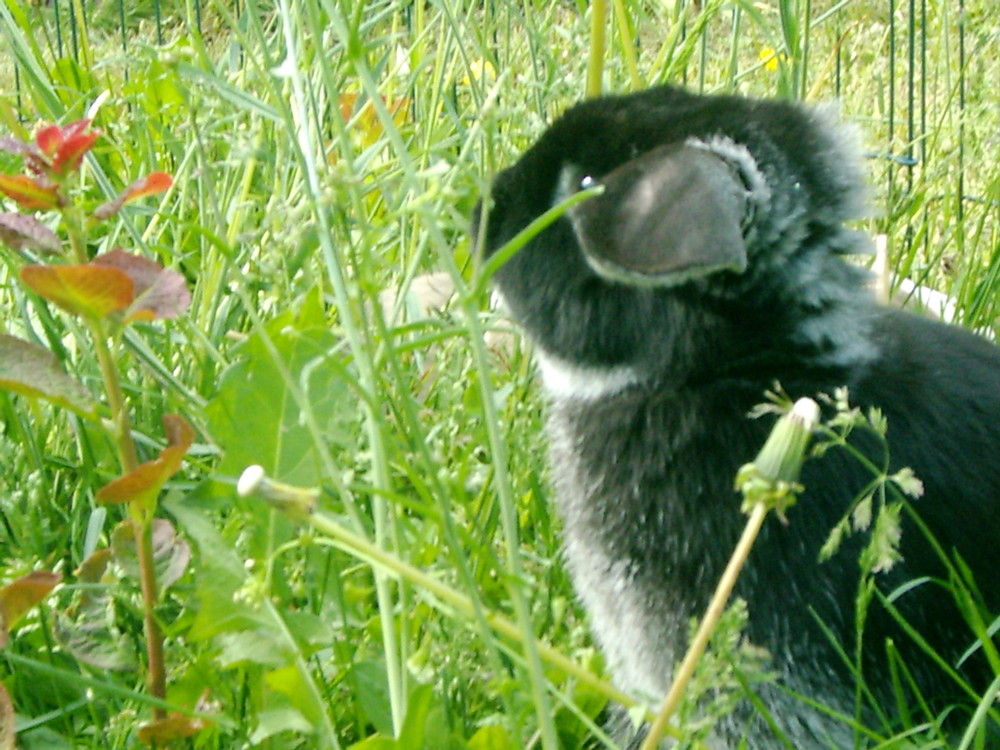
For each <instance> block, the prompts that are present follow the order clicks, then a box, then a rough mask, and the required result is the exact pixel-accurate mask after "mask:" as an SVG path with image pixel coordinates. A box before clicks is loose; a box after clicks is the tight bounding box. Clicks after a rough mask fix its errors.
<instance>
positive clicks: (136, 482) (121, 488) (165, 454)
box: [96, 414, 194, 509]
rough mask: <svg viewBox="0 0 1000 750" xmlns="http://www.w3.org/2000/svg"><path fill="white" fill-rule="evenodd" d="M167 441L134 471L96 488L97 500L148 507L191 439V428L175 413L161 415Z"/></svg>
mask: <svg viewBox="0 0 1000 750" xmlns="http://www.w3.org/2000/svg"><path fill="white" fill-rule="evenodd" d="M163 423H164V428H165V430H166V433H167V440H168V441H169V444H168V445H167V447H166V448H164V449H163V450H162V451H160V455H159V457H157V458H155V459H153V460H152V461H146V462H145V463H143V464H140V465H139V466H138V467H137V468H136V469H135V470H134V471H131V472H129V473H128V474H126V475H124V476H121V477H118V478H117V479H114V480H112V481H111V482H109V483H108V484H106V485H104V486H103V487H101V489H99V490H98V491H97V495H96V499H97V501H98V502H99V503H136V504H138V505H139V506H141V507H143V508H145V509H151V508H152V507H153V506H154V505H155V503H156V496H157V495H158V494H159V493H160V489H161V488H162V487H163V484H164V483H165V482H166V481H167V480H168V479H170V477H172V476H173V475H174V474H176V473H177V472H178V470H179V469H180V468H181V463H182V462H183V460H184V456H185V455H186V454H187V451H188V448H190V447H191V443H192V442H193V441H194V429H193V428H192V427H191V425H190V424H188V422H187V420H185V419H184V418H183V417H181V416H179V415H176V414H167V415H165V416H164V417H163Z"/></svg>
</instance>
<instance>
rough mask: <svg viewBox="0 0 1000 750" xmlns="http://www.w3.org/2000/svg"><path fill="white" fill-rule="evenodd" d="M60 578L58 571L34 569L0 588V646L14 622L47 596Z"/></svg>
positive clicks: (3, 643) (2, 645) (4, 641)
mask: <svg viewBox="0 0 1000 750" xmlns="http://www.w3.org/2000/svg"><path fill="white" fill-rule="evenodd" d="M61 580H62V576H61V575H60V574H59V573H50V572H49V571H47V570H35V571H32V572H31V573H28V574H27V575H26V576H21V577H20V578H18V579H17V580H16V581H11V582H10V583H8V584H7V585H6V586H4V587H3V588H2V589H0V648H3V647H4V646H6V645H7V637H8V635H9V634H10V629H11V628H12V627H13V626H14V624H15V623H16V622H17V621H18V620H20V619H21V618H22V617H24V615H25V613H26V612H27V611H28V610H29V609H31V608H32V607H34V606H35V605H36V604H38V602H40V601H42V599H44V598H45V597H46V596H48V594H49V592H50V591H52V589H54V588H55V587H56V584H58V583H59V582H60V581H61Z"/></svg>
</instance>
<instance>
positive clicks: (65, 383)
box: [0, 334, 97, 419]
mask: <svg viewBox="0 0 1000 750" xmlns="http://www.w3.org/2000/svg"><path fill="white" fill-rule="evenodd" d="M0 388H6V389H7V390H9V391H14V392H15V393H20V394H21V395H22V396H28V397H30V398H42V399H45V400H46V401H50V402H52V403H53V404H56V405H57V406H61V407H63V408H66V409H70V410H71V411H74V412H76V413H77V414H79V415H80V416H83V417H87V418H88V419H95V418H96V416H97V403H96V402H95V401H94V399H93V398H92V397H91V395H90V392H89V391H88V390H87V389H86V388H84V387H83V385H81V384H80V383H78V382H77V381H76V380H74V379H73V378H71V377H70V376H69V375H67V374H66V373H65V372H63V370H62V367H60V364H59V360H58V359H57V358H56V356H55V355H54V354H53V353H52V352H50V351H49V350H48V349H45V348H44V347H41V346H38V345H37V344H32V343H31V342H29V341H24V340H22V339H19V338H15V337H14V336H7V335H6V334H0Z"/></svg>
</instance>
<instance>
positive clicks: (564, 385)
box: [536, 349, 640, 401]
mask: <svg viewBox="0 0 1000 750" xmlns="http://www.w3.org/2000/svg"><path fill="white" fill-rule="evenodd" d="M536 356H537V359H538V369H539V370H540V372H541V374H542V384H543V385H544V386H545V391H546V393H547V394H548V395H549V396H550V397H552V398H554V399H573V400H580V401H594V400H597V399H600V398H604V397H606V396H610V395H612V394H614V393H618V392H619V391H621V390H624V389H625V388H627V387H629V386H630V385H635V384H636V383H638V382H639V381H640V378H639V375H638V373H636V372H635V370H633V369H632V368H631V367H583V366H580V365H574V364H571V363H569V362H567V361H566V360H564V359H560V358H559V357H556V356H553V355H551V354H549V353H548V352H545V351H543V350H541V349H538V350H537V355H536Z"/></svg>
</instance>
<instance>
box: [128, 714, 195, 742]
mask: <svg viewBox="0 0 1000 750" xmlns="http://www.w3.org/2000/svg"><path fill="white" fill-rule="evenodd" d="M208 724H209V722H208V721H206V720H205V719H199V718H196V717H194V716H185V715H184V714H179V713H172V714H170V716H168V717H166V718H165V719H158V720H156V721H150V722H148V723H146V724H143V725H142V727H141V728H140V729H139V732H138V736H139V741H140V742H141V743H142V744H144V745H150V746H153V747H160V746H162V745H165V744H169V743H172V742H174V741H176V740H183V739H187V738H188V737H193V736H194V735H196V734H197V733H198V732H200V731H201V730H202V729H204V728H205V727H206V726H207V725H208Z"/></svg>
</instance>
